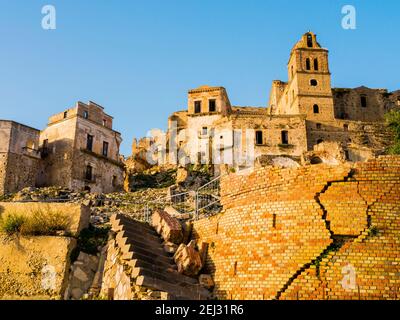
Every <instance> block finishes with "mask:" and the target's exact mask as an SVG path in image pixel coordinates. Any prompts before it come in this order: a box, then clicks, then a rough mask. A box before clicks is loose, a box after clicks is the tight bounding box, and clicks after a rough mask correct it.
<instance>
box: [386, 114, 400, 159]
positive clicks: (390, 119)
mask: <svg viewBox="0 0 400 320" xmlns="http://www.w3.org/2000/svg"><path fill="white" fill-rule="evenodd" d="M385 119H386V124H387V126H388V127H389V128H390V129H391V130H392V131H393V133H394V141H393V145H392V146H391V147H390V148H389V150H388V153H389V154H400V110H391V111H390V112H388V113H387V114H386V115H385Z"/></svg>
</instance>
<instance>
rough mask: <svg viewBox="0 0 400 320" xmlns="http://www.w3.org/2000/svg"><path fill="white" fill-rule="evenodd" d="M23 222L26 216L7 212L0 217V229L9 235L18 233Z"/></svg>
mask: <svg viewBox="0 0 400 320" xmlns="http://www.w3.org/2000/svg"><path fill="white" fill-rule="evenodd" d="M25 222H26V218H25V217H23V216H22V215H19V214H17V213H11V214H7V215H5V217H1V219H0V230H1V232H3V233H5V234H7V235H9V236H10V235H13V234H15V233H20V232H21V229H22V227H23V225H24V223H25Z"/></svg>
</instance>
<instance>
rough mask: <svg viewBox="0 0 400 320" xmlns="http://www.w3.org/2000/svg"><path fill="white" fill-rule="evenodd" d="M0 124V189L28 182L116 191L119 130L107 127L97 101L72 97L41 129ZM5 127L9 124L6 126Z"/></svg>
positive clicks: (120, 171)
mask: <svg viewBox="0 0 400 320" xmlns="http://www.w3.org/2000/svg"><path fill="white" fill-rule="evenodd" d="M8 123H11V124H12V125H8ZM0 124H1V132H2V133H1V141H5V144H2V145H3V149H4V150H1V154H2V155H3V154H4V155H5V156H4V157H2V173H1V174H2V176H1V178H0V179H1V181H2V182H1V184H2V185H3V187H2V190H0V193H2V194H5V193H11V192H16V191H19V190H21V189H22V188H23V187H28V186H38V187H44V186H62V187H66V188H69V189H71V190H76V191H82V190H87V191H91V192H99V193H110V192H114V191H119V190H122V188H123V179H124V164H123V161H122V160H121V157H120V154H119V148H120V145H121V142H122V138H121V134H120V133H119V132H117V131H115V130H113V118H112V117H111V116H109V115H108V114H106V113H105V112H104V109H103V107H101V106H100V105H98V104H96V103H94V102H91V101H90V102H89V103H88V104H85V103H82V102H78V103H77V104H76V105H75V107H73V108H70V109H68V110H65V111H63V112H61V113H58V114H55V115H53V116H51V117H50V119H49V121H48V125H47V127H46V128H45V129H44V130H42V131H39V130H36V129H31V128H28V127H26V126H24V125H20V124H16V123H12V122H5V121H1V122H0ZM10 126H11V127H13V128H14V129H13V130H10V129H7V128H8V127H10ZM3 128H4V129H3ZM28 129H29V130H28ZM6 146H9V147H6ZM12 157H13V158H12ZM15 157H18V159H20V158H22V159H23V160H24V161H22V160H18V159H17V158H15ZM3 159H4V160H3ZM28 160H29V161H28ZM3 162H4V163H5V164H4V165H3ZM21 166H23V168H22V167H21ZM3 168H4V169H3ZM3 176H4V177H3Z"/></svg>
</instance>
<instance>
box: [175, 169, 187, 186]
mask: <svg viewBox="0 0 400 320" xmlns="http://www.w3.org/2000/svg"><path fill="white" fill-rule="evenodd" d="M188 177H189V173H188V171H187V170H186V169H185V168H183V167H180V168H178V170H177V172H176V184H182V183H185V182H186V180H187V178H188Z"/></svg>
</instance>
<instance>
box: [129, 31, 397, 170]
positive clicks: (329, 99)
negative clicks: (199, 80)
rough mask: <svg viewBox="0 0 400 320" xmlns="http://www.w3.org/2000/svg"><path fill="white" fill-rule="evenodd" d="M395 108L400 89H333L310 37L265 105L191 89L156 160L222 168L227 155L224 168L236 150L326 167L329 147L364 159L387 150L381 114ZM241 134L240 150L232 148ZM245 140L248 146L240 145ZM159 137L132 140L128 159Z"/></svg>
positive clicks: (323, 53) (324, 56)
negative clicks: (240, 104) (234, 103)
mask: <svg viewBox="0 0 400 320" xmlns="http://www.w3.org/2000/svg"><path fill="white" fill-rule="evenodd" d="M399 106H400V91H395V92H388V90H386V89H370V88H366V87H359V88H355V89H341V88H332V87H331V72H330V70H329V64H328V50H327V49H324V48H322V47H321V45H320V44H319V43H318V42H317V38H316V35H315V34H314V33H312V32H308V33H306V34H304V35H303V36H302V38H301V40H300V41H299V42H297V43H296V45H295V46H294V47H293V49H292V51H291V53H290V58H289V62H288V82H283V81H280V80H275V81H273V83H272V89H271V93H270V98H269V102H268V105H267V106H266V107H238V106H232V105H231V103H230V100H229V97H228V94H227V92H226V90H225V88H223V87H210V86H201V87H199V88H197V89H193V90H189V92H188V106H187V110H184V111H178V112H174V113H173V114H172V115H171V116H170V117H169V119H168V120H169V121H168V131H167V134H166V138H165V139H166V140H167V143H166V146H165V150H166V152H164V153H163V155H162V157H163V158H158V162H159V163H163V164H168V163H171V162H172V163H181V164H187V163H200V162H201V163H215V162H213V161H215V159H219V163H220V164H221V163H222V164H224V163H225V164H226V163H227V162H224V159H225V158H226V155H227V154H228V155H229V154H231V156H230V158H232V159H233V161H232V162H231V163H229V164H231V165H232V166H233V167H238V168H240V166H241V162H240V159H238V158H237V155H236V153H235V151H237V150H235V149H237V148H240V149H241V152H244V153H246V152H247V153H253V154H254V159H255V160H256V161H257V160H258V161H261V160H262V159H263V157H266V158H271V157H276V156H281V157H289V158H291V159H293V160H295V161H297V162H304V161H305V160H308V161H309V162H310V161H311V162H312V163H313V162H314V163H319V162H324V159H323V155H324V150H323V149H324V148H323V146H324V145H325V144H326V145H327V148H328V147H329V148H330V147H331V146H332V143H335V144H336V145H337V146H338V148H339V149H340V152H341V153H342V154H343V158H344V161H345V160H348V161H365V160H367V159H369V158H371V157H373V156H376V155H379V154H382V153H383V152H384V151H385V149H386V148H387V146H388V144H389V143H390V140H391V139H390V134H389V132H388V131H387V129H386V127H385V124H384V114H385V113H386V112H387V111H389V110H391V109H393V108H396V107H399ZM172 131H175V132H177V133H176V136H172V135H171V132H172ZM235 131H236V133H235ZM238 131H239V133H240V136H239V140H240V142H241V143H240V146H239V147H238V146H237V145H235V144H234V141H235V135H236V134H237V132H238ZM247 131H249V132H247ZM249 134H250V135H251V136H250V137H249V136H248V135H249ZM246 137H247V139H248V140H250V142H251V143H250V144H249V143H245V142H244V141H245V140H246ZM161 140H163V138H160V137H157V136H156V137H150V139H149V137H147V138H144V139H142V140H139V141H136V140H134V143H133V146H132V152H133V157H132V158H136V159H141V160H145V159H144V154H145V153H146V152H145V151H146V150H148V149H149V148H150V147H151V146H153V148H154V143H159V142H160V141H161ZM248 140H246V141H248ZM175 146H176V148H175ZM161 147H162V146H161ZM175 149H176V150H177V151H175ZM157 152H158V151H156V152H154V149H153V150H152V151H151V152H150V153H157ZM171 152H173V154H172V155H171ZM216 153H218V154H216ZM182 155H184V156H183V157H182ZM156 157H157V155H156ZM320 157H321V158H322V159H320Z"/></svg>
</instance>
